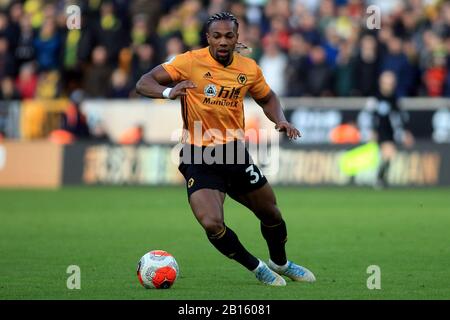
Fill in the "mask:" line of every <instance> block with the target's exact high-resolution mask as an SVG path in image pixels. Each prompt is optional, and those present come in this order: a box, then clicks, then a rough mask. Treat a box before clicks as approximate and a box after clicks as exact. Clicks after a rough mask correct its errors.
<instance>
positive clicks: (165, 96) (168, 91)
mask: <svg viewBox="0 0 450 320" xmlns="http://www.w3.org/2000/svg"><path fill="white" fill-rule="evenodd" d="M170 91H172V88H165V89H164V91H163V92H162V96H163V97H164V98H166V99H169V95H170Z"/></svg>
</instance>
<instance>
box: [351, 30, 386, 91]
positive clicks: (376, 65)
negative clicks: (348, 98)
mask: <svg viewBox="0 0 450 320" xmlns="http://www.w3.org/2000/svg"><path fill="white" fill-rule="evenodd" d="M379 73H380V59H379V55H378V47H377V41H376V40H375V37H374V36H372V35H365V36H363V37H362V39H361V49H360V50H359V52H358V55H357V56H356V58H355V62H354V69H353V84H354V86H353V90H352V91H353V95H355V96H374V95H375V94H376V93H377V85H378V84H377V83H378V76H379Z"/></svg>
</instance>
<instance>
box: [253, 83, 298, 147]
mask: <svg viewBox="0 0 450 320" xmlns="http://www.w3.org/2000/svg"><path fill="white" fill-rule="evenodd" d="M255 101H256V103H258V104H259V105H260V106H261V107H262V108H263V111H264V113H265V115H266V116H267V118H269V119H270V120H271V121H272V122H273V123H275V129H277V130H278V131H280V132H286V135H287V136H288V137H289V139H294V140H295V139H297V138H299V137H301V134H300V131H299V130H298V129H297V128H295V127H294V126H293V125H292V124H290V123H289V122H288V121H287V120H286V117H285V116H284V113H283V109H282V108H281V104H280V100H279V99H278V97H277V95H276V94H275V93H274V92H273V91H272V90H271V91H270V93H269V94H268V95H267V96H265V97H264V98H262V99H258V100H255Z"/></svg>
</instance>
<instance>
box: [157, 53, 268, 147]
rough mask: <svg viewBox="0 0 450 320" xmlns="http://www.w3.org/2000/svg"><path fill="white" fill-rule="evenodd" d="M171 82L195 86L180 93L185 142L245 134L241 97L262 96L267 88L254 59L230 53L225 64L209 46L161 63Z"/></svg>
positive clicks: (205, 142)
mask: <svg viewBox="0 0 450 320" xmlns="http://www.w3.org/2000/svg"><path fill="white" fill-rule="evenodd" d="M162 66H163V67H164V69H165V70H166V71H167V72H168V73H169V75H170V77H171V78H172V80H173V81H174V82H180V81H183V80H191V81H192V82H194V83H195V84H196V85H197V87H196V88H194V89H187V90H186V91H187V95H186V96H185V97H181V113H182V117H183V125H184V129H186V130H187V132H188V133H189V136H188V137H186V136H185V137H184V141H183V142H186V143H190V144H195V145H198V146H201V145H203V146H205V145H209V144H223V143H227V142H230V141H234V140H236V139H238V140H242V139H243V138H244V129H245V127H244V103H243V102H244V97H245V95H246V94H247V92H249V93H250V95H251V96H252V97H253V98H254V99H262V98H264V97H266V96H267V95H268V94H269V92H270V87H269V86H268V85H267V83H266V81H265V79H264V76H263V74H262V71H261V69H260V68H259V66H258V65H257V64H256V62H255V61H254V60H253V59H250V58H247V57H243V56H242V55H240V54H238V53H234V54H233V61H232V62H231V64H230V65H228V66H226V67H224V66H223V65H222V64H220V63H219V62H217V61H216V60H215V59H214V58H213V57H212V56H211V54H210V52H209V48H208V47H206V48H203V49H199V50H193V51H188V52H186V53H183V54H180V55H178V56H176V57H175V58H173V59H172V60H170V61H168V62H166V63H164V64H163V65H162Z"/></svg>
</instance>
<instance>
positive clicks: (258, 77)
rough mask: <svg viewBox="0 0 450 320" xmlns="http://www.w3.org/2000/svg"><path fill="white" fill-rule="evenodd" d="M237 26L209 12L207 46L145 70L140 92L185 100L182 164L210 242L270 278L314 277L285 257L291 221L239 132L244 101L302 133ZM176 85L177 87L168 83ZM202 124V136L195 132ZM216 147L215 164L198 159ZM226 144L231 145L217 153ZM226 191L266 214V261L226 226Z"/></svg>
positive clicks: (275, 281) (280, 282) (279, 282)
mask: <svg viewBox="0 0 450 320" xmlns="http://www.w3.org/2000/svg"><path fill="white" fill-rule="evenodd" d="M238 27H239V24H238V21H237V20H236V18H235V17H234V16H233V15H232V14H230V13H227V12H222V13H218V14H215V15H213V16H211V17H210V18H209V19H208V21H207V32H206V37H207V41H208V44H209V46H208V47H206V48H202V49H198V50H193V51H188V52H186V53H183V54H180V55H178V56H176V57H174V58H173V59H171V60H169V61H168V62H166V63H163V64H162V65H159V66H157V67H155V68H154V69H153V70H151V71H150V72H148V73H146V74H145V75H143V76H142V78H141V79H140V80H139V81H138V83H137V84H136V90H137V92H138V93H139V94H141V95H143V96H146V97H150V98H169V99H176V98H177V97H180V99H181V109H182V110H181V111H182V117H183V123H184V129H185V132H187V135H186V136H185V137H184V141H185V143H184V145H183V148H182V150H181V152H180V157H181V160H180V166H179V170H180V172H181V173H182V174H183V176H184V177H185V179H186V185H187V193H188V200H189V204H190V206H191V209H192V211H193V213H194V215H195V217H196V219H197V220H198V222H199V223H200V224H201V225H202V227H203V228H204V230H205V231H206V235H207V237H208V239H209V241H210V242H211V243H212V245H213V246H214V247H215V248H216V249H217V250H218V251H220V252H221V253H222V254H224V255H225V256H227V257H229V258H231V259H234V260H235V261H237V262H238V263H240V264H241V265H243V266H244V267H245V268H247V269H248V270H250V271H252V272H254V274H255V276H256V278H257V279H258V280H259V281H261V282H262V283H264V284H267V285H272V286H284V285H286V281H285V280H284V278H283V277H281V275H284V276H287V277H289V278H291V279H292V280H294V281H305V282H313V281H315V277H314V275H313V273H312V272H311V271H309V270H308V269H306V268H304V267H302V266H299V265H297V264H295V263H293V262H292V261H289V260H287V258H286V251H285V243H286V241H287V230H286V224H285V222H284V220H283V218H282V216H281V213H280V210H279V209H278V207H277V205H276V200H275V195H274V193H273V191H272V188H271V186H270V185H269V183H268V182H267V179H266V178H265V177H264V175H263V174H262V173H261V171H260V170H259V168H258V167H257V166H256V165H255V164H253V162H252V160H251V157H250V156H249V154H248V151H247V149H246V148H245V147H243V148H242V149H239V146H240V144H242V145H243V143H242V140H243V136H242V135H241V134H239V132H241V133H242V132H243V130H244V110H243V99H244V97H245V95H246V93H247V92H249V93H250V95H251V96H252V97H253V98H254V99H255V101H256V102H257V103H258V104H259V105H260V106H261V107H262V109H263V111H264V113H265V115H266V116H267V117H268V118H269V119H270V120H271V121H273V122H274V123H275V128H276V129H277V130H279V131H283V132H285V133H286V135H287V136H288V137H289V138H290V139H296V138H297V137H300V132H299V131H298V130H297V129H296V128H295V127H293V126H292V125H291V124H290V123H288V122H287V121H286V118H285V116H284V114H283V111H282V109H281V106H280V102H279V99H278V97H277V96H276V95H275V94H274V92H273V91H272V90H271V89H270V87H269V86H268V85H267V83H266V81H265V79H264V77H263V75H262V71H261V69H260V68H259V66H258V65H257V64H256V62H255V61H254V60H252V59H250V58H247V57H243V56H242V55H240V54H239V53H237V52H235V49H236V46H237V45H238V42H237V41H238V36H239V35H238ZM171 83H176V85H174V86H173V87H167V86H168V85H169V84H171ZM199 126H200V129H201V130H200V131H201V135H200V137H199V136H198V134H197V133H198V132H196V130H197V129H199ZM197 131H198V130H197ZM230 132H231V134H230ZM211 145H213V146H214V149H213V150H212V151H211V154H213V155H214V159H216V160H217V159H225V158H226V160H225V161H222V162H220V161H215V162H213V163H210V162H208V161H206V159H204V157H203V156H202V157H201V159H200V160H201V161H200V162H199V161H196V160H198V159H197V158H195V155H198V154H199V153H197V151H199V150H200V151H201V152H200V154H201V155H204V154H205V153H204V151H205V150H206V149H207V148H208V146H211ZM224 146H225V147H224ZM229 146H232V147H233V148H234V149H233V150H234V151H233V152H234V153H233V152H231V153H230V152H229V148H228V147H229ZM220 147H222V148H220ZM220 150H222V151H223V150H225V151H224V152H223V154H220V155H219V151H220ZM239 150H241V152H239ZM202 152H203V153H202ZM221 157H223V158H221ZM194 158H195V159H194ZM230 158H232V160H233V163H230V161H229V160H230ZM238 158H239V159H240V160H241V161H239V159H238ZM223 162H226V163H223ZM226 194H228V195H229V196H230V197H231V198H233V199H234V200H236V201H238V202H239V203H241V204H243V205H244V206H246V207H247V208H249V209H250V210H251V211H252V212H253V213H254V214H255V215H256V217H257V218H258V219H259V220H260V225H261V232H262V235H263V237H264V239H265V240H266V242H267V245H268V249H269V255H270V259H269V261H268V263H267V264H266V263H265V262H263V261H262V260H260V259H258V258H256V257H255V256H253V255H252V254H251V253H249V252H248V251H247V250H246V249H245V248H244V246H243V245H242V244H241V242H240V241H239V239H238V237H237V235H236V234H235V233H234V232H233V230H232V229H231V228H230V227H229V226H227V225H225V223H224V213H223V203H224V200H225V195H226Z"/></svg>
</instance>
